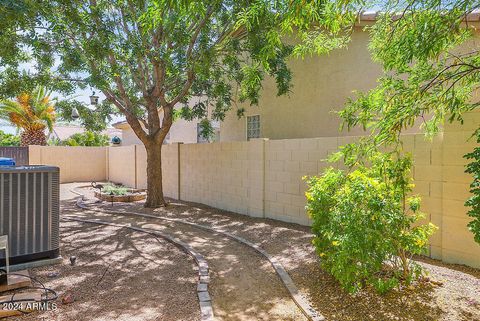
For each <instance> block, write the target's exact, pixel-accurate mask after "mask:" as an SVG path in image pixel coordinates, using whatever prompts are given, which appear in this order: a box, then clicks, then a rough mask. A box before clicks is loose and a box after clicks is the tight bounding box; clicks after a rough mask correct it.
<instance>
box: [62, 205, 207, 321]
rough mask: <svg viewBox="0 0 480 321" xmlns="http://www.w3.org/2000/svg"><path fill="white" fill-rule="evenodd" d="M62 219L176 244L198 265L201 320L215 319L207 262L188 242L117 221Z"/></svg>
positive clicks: (73, 217) (67, 217)
mask: <svg viewBox="0 0 480 321" xmlns="http://www.w3.org/2000/svg"><path fill="white" fill-rule="evenodd" d="M79 199H80V198H79ZM78 203H79V202H78V201H77V205H78ZM62 220H66V221H75V222H82V223H89V224H98V225H108V226H116V227H121V228H126V229H130V230H133V231H137V232H141V233H146V234H149V235H152V236H158V237H160V238H162V239H164V240H166V241H167V242H170V243H172V244H174V245H175V246H177V247H178V248H180V249H181V250H183V251H184V252H186V253H187V254H189V255H190V256H192V257H193V259H194V260H195V262H196V264H197V266H198V282H197V296H198V301H199V304H200V313H201V320H202V321H214V320H215V317H214V314H213V307H212V301H211V297H210V294H209V293H208V283H209V281H210V278H209V276H208V271H209V267H208V262H207V260H205V258H204V257H203V255H202V254H200V253H199V252H197V251H196V250H195V249H193V248H192V247H191V246H190V245H189V244H187V243H185V242H183V241H181V240H178V239H176V238H174V237H172V236H170V235H168V234H166V233H163V232H160V231H154V230H150V229H144V228H140V227H136V226H131V225H129V224H118V223H112V222H106V221H101V220H88V219H83V218H78V217H75V216H71V215H68V216H67V215H65V216H63V217H62Z"/></svg>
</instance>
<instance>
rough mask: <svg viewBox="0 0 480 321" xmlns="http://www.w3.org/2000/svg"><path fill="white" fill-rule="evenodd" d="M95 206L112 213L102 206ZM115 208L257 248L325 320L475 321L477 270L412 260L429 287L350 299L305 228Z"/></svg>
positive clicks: (202, 209) (195, 209)
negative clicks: (203, 228)
mask: <svg viewBox="0 0 480 321" xmlns="http://www.w3.org/2000/svg"><path fill="white" fill-rule="evenodd" d="M94 206H95V207H97V208H98V209H102V208H105V209H110V210H111V209H112V207H111V205H110V204H106V203H103V204H96V205H94ZM114 208H115V210H118V212H119V213H121V212H122V211H137V212H144V213H149V214H154V215H158V216H162V217H170V218H181V219H185V220H188V221H190V222H195V223H198V224H203V225H208V226H212V227H219V228H222V229H224V230H227V231H229V232H231V233H233V234H236V235H239V236H242V237H244V238H247V239H249V240H251V241H253V242H256V243H257V244H260V245H261V246H262V247H263V248H264V249H265V250H266V251H267V252H268V253H270V254H272V255H274V256H275V257H276V258H277V259H279V260H280V262H281V263H282V264H283V266H284V267H285V268H286V269H287V271H288V273H289V274H290V276H291V277H292V279H293V280H294V282H295V284H296V285H297V286H298V287H299V289H300V290H301V291H302V292H303V293H304V294H306V296H307V297H308V298H309V300H310V301H311V303H312V305H313V306H314V307H315V308H316V309H317V311H319V312H320V313H321V314H323V315H324V316H325V317H326V318H327V320H352V321H353V320H362V321H363V320H376V321H378V320H418V321H426V320H445V321H446V320H449V321H459V320H465V321H475V320H480V270H478V269H473V268H470V267H466V266H461V265H453V264H445V263H442V262H440V261H437V260H433V259H430V258H426V257H420V258H417V261H418V262H419V263H420V264H421V265H422V266H423V267H424V270H425V271H426V272H427V274H428V277H429V279H431V280H433V281H434V282H419V283H417V284H415V286H414V287H413V288H411V289H406V290H403V291H392V292H390V293H388V294H386V295H379V294H377V293H375V292H374V291H373V290H371V289H367V290H364V291H362V292H360V293H358V294H356V295H350V294H347V293H345V292H344V291H343V290H342V289H341V288H340V286H339V285H338V283H337V282H336V281H335V280H334V279H333V278H332V277H331V276H330V275H328V274H327V273H325V272H323V271H322V269H321V267H320V262H319V259H318V256H317V255H316V254H315V252H314V248H313V246H312V245H311V239H312V235H311V234H310V231H309V228H308V227H304V226H299V225H296V224H288V223H282V222H278V221H274V220H268V219H255V218H250V217H248V216H244V215H239V214H235V213H230V212H226V211H222V210H218V209H214V208H211V207H208V206H205V205H201V204H195V203H187V202H181V201H176V200H170V205H169V206H168V207H167V208H160V209H155V210H151V209H145V208H143V207H142V205H141V204H140V203H136V204H135V203H129V204H126V203H123V204H116V205H115V207H114ZM111 216H113V215H111ZM137 219H138V218H137ZM145 221H150V220H145ZM157 224H160V225H161V224H165V222H161V221H160V222H158V223H157ZM169 224H170V223H169ZM175 226H177V225H175ZM192 233H197V232H193V231H192ZM227 319H228V318H227Z"/></svg>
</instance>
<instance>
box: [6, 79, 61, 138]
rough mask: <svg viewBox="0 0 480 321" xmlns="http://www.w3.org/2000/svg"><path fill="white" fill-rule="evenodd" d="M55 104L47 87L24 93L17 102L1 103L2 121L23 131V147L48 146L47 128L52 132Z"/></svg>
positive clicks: (17, 98) (7, 101) (18, 97)
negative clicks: (6, 121) (8, 122)
mask: <svg viewBox="0 0 480 321" xmlns="http://www.w3.org/2000/svg"><path fill="white" fill-rule="evenodd" d="M54 106H55V104H54V103H53V101H52V100H51V99H50V93H49V92H47V90H46V88H45V87H41V86H40V87H37V88H35V89H34V90H33V91H32V92H31V93H22V94H20V95H18V96H17V97H16V99H15V100H3V101H1V102H0V119H6V120H9V121H10V122H11V123H12V124H13V125H15V126H17V128H19V129H22V133H21V134H20V137H21V145H22V146H28V145H46V144H47V139H46V136H45V128H48V130H49V131H50V132H51V131H52V130H53V123H54V122H55V108H54Z"/></svg>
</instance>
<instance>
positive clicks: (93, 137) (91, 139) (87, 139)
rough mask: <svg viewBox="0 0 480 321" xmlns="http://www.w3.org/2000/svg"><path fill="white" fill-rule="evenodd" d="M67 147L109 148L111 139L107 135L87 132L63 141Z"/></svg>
mask: <svg viewBox="0 0 480 321" xmlns="http://www.w3.org/2000/svg"><path fill="white" fill-rule="evenodd" d="M63 145H65V146H108V145H109V138H108V136H107V135H104V134H101V133H97V132H91V131H86V132H84V133H77V134H73V135H72V136H70V137H69V138H67V139H65V140H64V141H63Z"/></svg>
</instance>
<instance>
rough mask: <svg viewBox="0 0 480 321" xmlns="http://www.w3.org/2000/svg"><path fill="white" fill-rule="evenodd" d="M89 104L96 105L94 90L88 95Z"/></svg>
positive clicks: (96, 99)
mask: <svg viewBox="0 0 480 321" xmlns="http://www.w3.org/2000/svg"><path fill="white" fill-rule="evenodd" d="M90 105H92V106H95V105H98V96H96V95H95V92H93V93H92V95H91V96H90Z"/></svg>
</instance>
